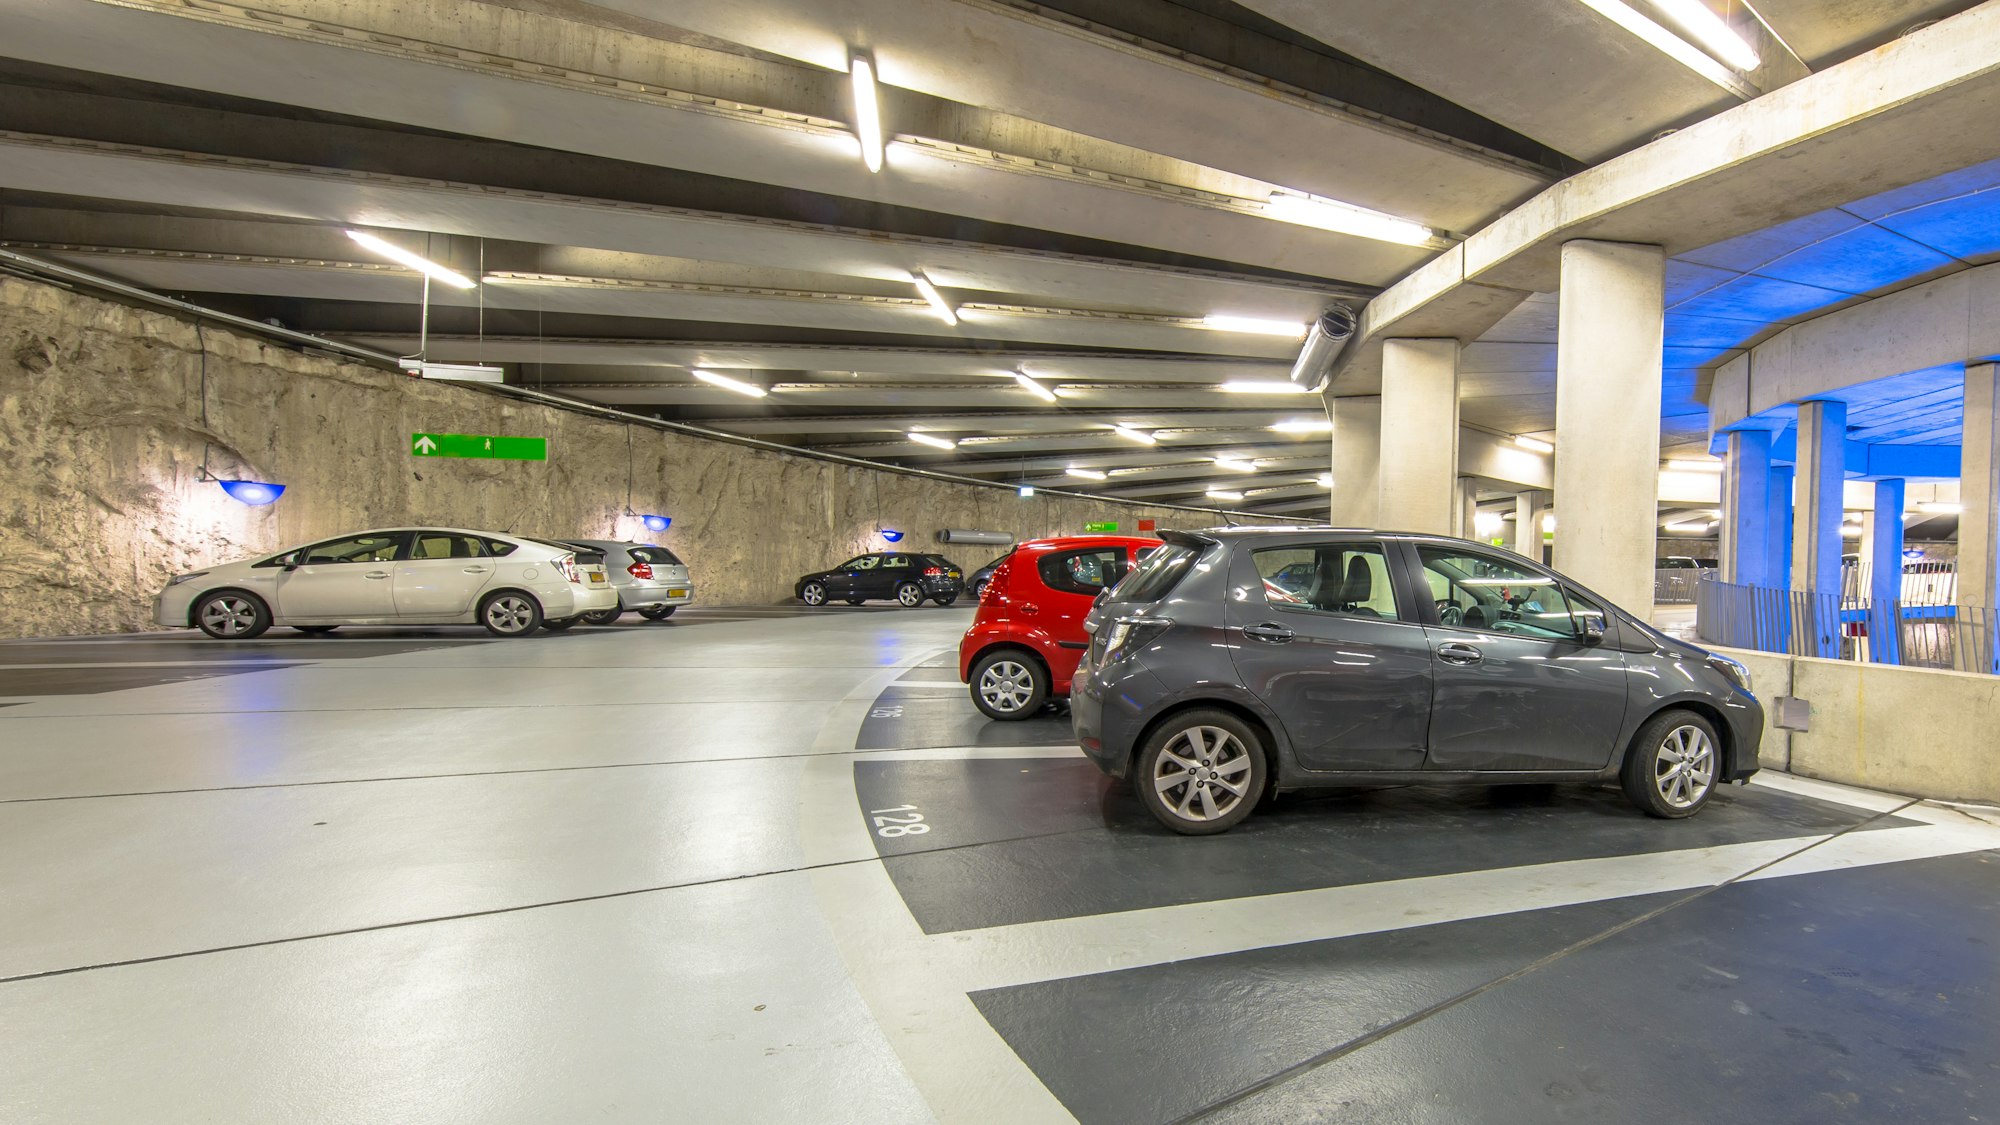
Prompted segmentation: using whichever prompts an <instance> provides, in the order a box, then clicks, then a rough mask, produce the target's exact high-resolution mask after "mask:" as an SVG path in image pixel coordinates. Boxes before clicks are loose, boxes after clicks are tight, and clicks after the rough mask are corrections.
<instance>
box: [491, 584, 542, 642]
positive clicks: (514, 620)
mask: <svg viewBox="0 0 2000 1125" xmlns="http://www.w3.org/2000/svg"><path fill="white" fill-rule="evenodd" d="M479 623H480V624H481V625H484V626H486V631H487V632H489V633H491V634H493V635H494V636H496V637H525V636H527V635H528V634H529V633H532V632H534V631H535V629H536V628H537V627H539V626H540V625H541V624H542V603H540V602H538V601H536V600H535V599H534V598H532V597H530V596H528V595H527V594H523V593H520V592H519V591H516V590H501V591H499V592H497V593H492V594H488V595H486V597H484V598H482V599H481V600H480V602H479Z"/></svg>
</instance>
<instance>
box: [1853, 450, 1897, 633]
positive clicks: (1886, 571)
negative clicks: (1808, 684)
mask: <svg viewBox="0 0 2000 1125" xmlns="http://www.w3.org/2000/svg"><path fill="white" fill-rule="evenodd" d="M1903 486H1904V482H1903V481H1901V480H1878V481H1876V482H1875V511H1874V512H1873V513H1872V514H1871V516H1870V518H1869V521H1868V522H1869V530H1868V543H1867V548H1868V549H1867V551H1865V552H1864V553H1863V558H1864V561H1866V562H1867V563H1868V605H1869V614H1868V659H1870V660H1873V661H1874V662H1875V663H1877V664H1897V663H1901V660H1902V657H1901V653H1902V640H1903V638H1902V611H1901V606H1900V604H1899V603H1900V602H1901V601H1902V599H1903Z"/></svg>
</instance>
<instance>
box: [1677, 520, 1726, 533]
mask: <svg viewBox="0 0 2000 1125" xmlns="http://www.w3.org/2000/svg"><path fill="white" fill-rule="evenodd" d="M1714 526H1715V525H1714V524H1713V523H1710V522H1709V521H1708V520H1687V521H1684V522H1682V523H1670V524H1668V525H1667V527H1666V529H1667V530H1668V531H1678V532H1682V533H1685V534H1690V535H1700V534H1702V533H1703V532H1706V531H1707V530H1708V529H1709V528H1711V527H1714Z"/></svg>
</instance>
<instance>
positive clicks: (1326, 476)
mask: <svg viewBox="0 0 2000 1125" xmlns="http://www.w3.org/2000/svg"><path fill="white" fill-rule="evenodd" d="M1313 483H1314V484H1316V485H1319V486H1320V487H1321V488H1332V487H1333V474H1332V473H1321V474H1320V475H1318V476H1316V477H1314V478H1313Z"/></svg>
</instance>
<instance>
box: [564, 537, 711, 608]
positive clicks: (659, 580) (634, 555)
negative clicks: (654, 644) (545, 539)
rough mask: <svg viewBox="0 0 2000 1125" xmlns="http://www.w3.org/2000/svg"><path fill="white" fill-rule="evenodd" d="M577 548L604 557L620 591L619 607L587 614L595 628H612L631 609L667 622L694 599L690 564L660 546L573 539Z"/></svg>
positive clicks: (614, 582)
mask: <svg viewBox="0 0 2000 1125" xmlns="http://www.w3.org/2000/svg"><path fill="white" fill-rule="evenodd" d="M570 542H571V543H573V544H575V545H576V546H577V547H580V548H583V549H586V550H591V551H599V552H602V553H603V555H604V570H605V573H607V574H608V575H610V577H611V585H612V587H613V588H614V589H616V590H617V591H618V604H617V605H615V606H611V607H610V608H608V609H601V610H598V611H597V612H595V613H588V614H585V615H584V618H583V619H584V620H585V621H588V622H589V623H591V624H592V625H609V624H611V623H612V622H613V621H616V620H618V619H619V618H620V617H621V616H623V615H624V613H625V611H626V610H628V609H631V610H637V611H638V613H639V616H641V617H643V618H645V619H646V620H648V621H664V620H666V619H667V618H669V617H672V616H673V615H674V611H675V610H677V609H679V608H680V607H682V606H684V605H686V604H688V603H689V602H691V601H693V600H694V580H693V579H692V578H690V577H689V576H688V568H687V565H686V564H685V563H683V562H681V560H680V558H679V557H678V556H676V555H675V554H674V553H673V552H672V551H669V550H668V549H666V548H665V547H662V546H660V545H658V544H656V543H626V542H620V541H618V540H616V539H572V540H570Z"/></svg>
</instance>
